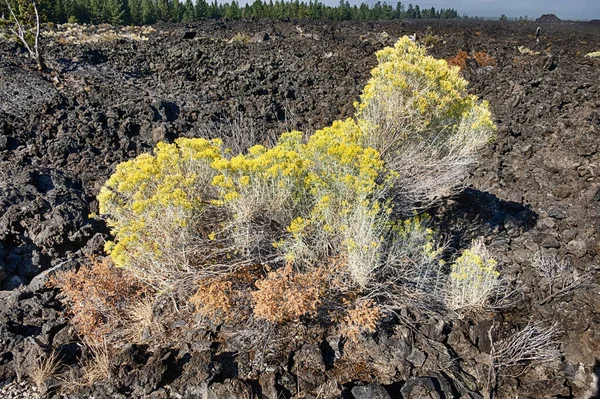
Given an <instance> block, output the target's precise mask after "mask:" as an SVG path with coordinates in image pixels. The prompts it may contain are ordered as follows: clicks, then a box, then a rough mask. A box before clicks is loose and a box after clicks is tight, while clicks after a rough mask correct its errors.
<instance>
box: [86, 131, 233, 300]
mask: <svg viewBox="0 0 600 399" xmlns="http://www.w3.org/2000/svg"><path fill="white" fill-rule="evenodd" d="M221 157H222V156H221V142H220V141H219V140H212V141H208V140H204V139H194V140H192V139H178V140H176V141H175V143H174V144H166V143H159V144H158V145H157V147H156V150H155V153H154V156H153V155H150V154H142V155H140V156H139V157H137V158H135V159H134V160H131V161H127V162H124V163H121V164H119V165H118V166H117V170H116V172H115V173H114V174H113V175H112V176H111V177H110V179H109V180H108V181H107V182H106V184H105V185H104V187H102V189H101V190H100V194H99V195H98V201H99V203H100V212H101V213H102V214H105V215H108V218H107V222H108V225H109V226H110V227H111V229H112V232H113V234H114V236H115V241H114V242H112V241H110V242H108V243H107V245H106V247H105V249H106V251H107V252H108V253H109V254H110V256H111V258H112V259H113V261H114V262H115V264H116V265H117V266H120V267H123V266H127V267H129V270H131V271H132V272H133V273H135V274H136V275H137V276H138V277H139V278H140V279H142V280H143V281H144V282H146V283H147V284H149V285H151V286H153V287H155V288H156V289H158V290H160V289H165V288H169V287H170V286H171V283H172V281H173V280H174V279H176V278H177V276H178V275H180V274H181V273H185V272H188V271H189V270H190V268H191V264H192V263H195V262H197V261H198V258H200V259H202V260H203V261H210V260H211V259H207V257H208V258H211V257H213V255H215V252H218V251H216V250H214V245H212V240H210V239H209V238H208V235H209V233H210V232H211V230H212V225H213V224H214V223H216V222H218V216H215V215H214V214H213V211H214V210H213V207H212V206H211V201H213V200H215V199H216V189H215V188H214V187H213V186H212V184H211V183H212V180H213V178H214V176H215V175H216V174H217V172H216V171H215V170H214V169H213V168H211V166H210V165H211V163H212V162H214V161H215V160H220V159H221ZM211 249H213V251H211Z"/></svg>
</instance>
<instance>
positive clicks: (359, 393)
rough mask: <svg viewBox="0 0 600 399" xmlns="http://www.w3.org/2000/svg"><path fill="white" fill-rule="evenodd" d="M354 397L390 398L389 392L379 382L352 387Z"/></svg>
mask: <svg viewBox="0 0 600 399" xmlns="http://www.w3.org/2000/svg"><path fill="white" fill-rule="evenodd" d="M352 396H354V399H391V397H390V394H388V392H387V391H386V390H385V388H384V387H382V386H381V385H379V384H369V385H365V386H356V387H354V388H352Z"/></svg>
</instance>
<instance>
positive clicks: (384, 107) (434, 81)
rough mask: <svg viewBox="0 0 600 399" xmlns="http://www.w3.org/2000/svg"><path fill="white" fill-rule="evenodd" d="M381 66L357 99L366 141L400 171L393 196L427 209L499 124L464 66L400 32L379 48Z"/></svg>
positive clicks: (464, 172)
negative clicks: (471, 87)
mask: <svg viewBox="0 0 600 399" xmlns="http://www.w3.org/2000/svg"><path fill="white" fill-rule="evenodd" d="M377 60H378V65H377V66H376V67H375V68H374V69H373V70H372V71H371V79H370V80H369V81H368V83H367V85H366V86H365V88H364V89H363V92H362V94H361V96H360V101H359V102H357V103H356V104H355V107H356V118H357V120H358V124H359V125H360V126H361V127H362V129H363V131H364V137H365V144H366V145H367V146H371V147H373V148H375V149H377V150H378V151H379V152H380V154H381V156H382V158H383V160H384V161H385V162H386V167H387V168H388V169H389V170H393V171H395V172H397V178H396V188H397V193H396V195H397V196H399V197H400V198H401V199H402V200H403V202H404V206H405V207H406V208H408V210H410V208H412V209H417V208H420V209H425V208H427V207H429V206H430V205H431V204H433V203H435V202H436V201H439V200H440V199H441V198H443V197H445V196H448V195H449V194H452V191H453V190H455V189H456V187H457V186H460V184H461V183H462V182H463V180H464V179H466V178H467V176H468V172H469V169H468V168H469V166H470V165H472V164H473V163H474V162H475V161H476V156H475V155H476V153H477V151H478V150H480V149H481V148H482V147H483V146H484V145H486V144H487V143H488V142H489V141H490V140H491V139H492V138H493V134H494V130H495V126H494V124H493V122H492V119H491V114H490V112H489V109H488V104H487V103H486V102H481V103H479V102H478V100H477V97H476V96H474V95H470V94H468V93H467V81H466V80H465V79H463V78H462V77H461V76H460V69H459V68H458V67H454V66H448V63H447V62H446V61H445V60H438V59H435V58H433V57H431V56H428V55H427V54H426V49H425V48H424V47H421V46H419V45H417V44H416V43H414V42H412V41H411V40H410V39H409V38H408V37H403V38H401V39H400V40H398V42H397V43H396V44H395V45H394V46H393V47H386V48H384V49H383V50H380V51H378V52H377Z"/></svg>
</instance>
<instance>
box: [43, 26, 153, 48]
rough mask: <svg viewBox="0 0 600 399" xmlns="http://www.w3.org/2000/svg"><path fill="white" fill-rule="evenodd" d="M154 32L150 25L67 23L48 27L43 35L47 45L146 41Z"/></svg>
mask: <svg viewBox="0 0 600 399" xmlns="http://www.w3.org/2000/svg"><path fill="white" fill-rule="evenodd" d="M154 32H156V30H155V29H154V28H152V27H151V26H139V27H136V26H122V27H113V26H111V25H106V24H102V25H78V24H74V23H67V24H63V25H57V27H56V29H52V30H50V29H48V30H45V31H44V32H43V36H44V37H46V38H49V39H53V40H49V41H48V45H50V46H52V45H54V44H55V42H56V43H60V44H77V45H81V44H87V43H106V42H113V41H117V40H123V39H124V40H131V41H146V40H148V36H149V35H151V34H152V33H154Z"/></svg>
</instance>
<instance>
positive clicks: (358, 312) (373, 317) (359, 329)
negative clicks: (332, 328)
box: [341, 299, 383, 341]
mask: <svg viewBox="0 0 600 399" xmlns="http://www.w3.org/2000/svg"><path fill="white" fill-rule="evenodd" d="M382 316H383V312H382V311H381V309H380V307H379V306H377V304H376V303H375V301H373V300H372V299H367V300H364V301H360V302H357V303H355V304H354V306H350V308H349V309H348V311H347V314H346V316H345V317H344V320H343V321H342V324H341V332H342V333H343V334H344V336H346V337H348V338H349V339H350V340H352V341H357V340H358V337H360V335H361V334H362V333H369V334H372V333H374V332H375V331H377V325H378V323H379V321H380V320H381V318H382Z"/></svg>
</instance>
